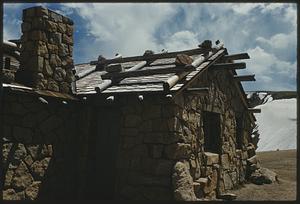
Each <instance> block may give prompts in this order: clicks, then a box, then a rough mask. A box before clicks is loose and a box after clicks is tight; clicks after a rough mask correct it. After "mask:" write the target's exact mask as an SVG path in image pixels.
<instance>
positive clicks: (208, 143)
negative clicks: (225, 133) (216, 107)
mask: <svg viewBox="0 0 300 204" xmlns="http://www.w3.org/2000/svg"><path fill="white" fill-rule="evenodd" d="M203 129H204V151H206V152H212V153H217V154H220V153H221V124H220V114H219V113H213V112H207V111H204V112H203Z"/></svg>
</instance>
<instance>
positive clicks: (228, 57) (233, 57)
mask: <svg viewBox="0 0 300 204" xmlns="http://www.w3.org/2000/svg"><path fill="white" fill-rule="evenodd" d="M223 59H224V60H239V59H250V57H249V55H248V53H240V54H233V55H225V56H224V57H223Z"/></svg>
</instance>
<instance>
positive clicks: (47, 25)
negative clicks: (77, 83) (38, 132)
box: [16, 7, 74, 93]
mask: <svg viewBox="0 0 300 204" xmlns="http://www.w3.org/2000/svg"><path fill="white" fill-rule="evenodd" d="M22 33H23V35H22V37H21V43H22V47H21V57H20V69H19V71H18V72H17V76H16V80H17V81H18V82H22V83H24V84H25V85H29V86H31V87H34V88H38V89H41V90H51V91H56V92H62V93H70V92H71V83H72V82H73V81H74V75H73V73H72V68H73V66H74V65H73V59H72V52H73V21H72V20H71V19H69V18H67V17H65V16H62V15H60V14H58V13H56V12H54V11H51V10H48V9H46V8H43V7H33V8H28V9H25V10H23V23H22Z"/></svg>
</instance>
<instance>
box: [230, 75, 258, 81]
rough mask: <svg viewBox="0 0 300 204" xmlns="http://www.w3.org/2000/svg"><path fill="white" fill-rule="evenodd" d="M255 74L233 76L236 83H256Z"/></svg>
mask: <svg viewBox="0 0 300 204" xmlns="http://www.w3.org/2000/svg"><path fill="white" fill-rule="evenodd" d="M254 76H255V74H252V75H239V76H238V75H235V76H233V78H234V80H236V81H255V78H254Z"/></svg>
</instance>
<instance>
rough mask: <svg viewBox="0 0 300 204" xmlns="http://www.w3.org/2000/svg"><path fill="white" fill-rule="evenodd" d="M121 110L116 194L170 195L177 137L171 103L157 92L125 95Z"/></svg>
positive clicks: (166, 197)
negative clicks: (154, 94)
mask: <svg viewBox="0 0 300 204" xmlns="http://www.w3.org/2000/svg"><path fill="white" fill-rule="evenodd" d="M130 104H132V105H130ZM121 111H122V112H121V113H122V115H121V129H120V133H121V135H120V145H119V152H118V155H119V156H118V159H117V188H116V197H119V198H121V199H134V200H170V199H172V197H173V196H172V180H171V175H172V167H173V165H174V164H175V163H174V160H175V159H176V155H174V154H173V153H174V149H173V144H174V142H175V141H177V138H174V131H173V130H172V129H173V128H172V125H173V124H172V122H173V120H172V114H174V113H173V109H172V106H171V105H170V103H169V102H168V101H166V100H161V99H160V97H159V96H157V97H146V96H145V99H144V101H139V100H138V99H137V97H128V99H127V100H123V104H122V105H121ZM179 154H180V153H179ZM177 156H179V155H177Z"/></svg>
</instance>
